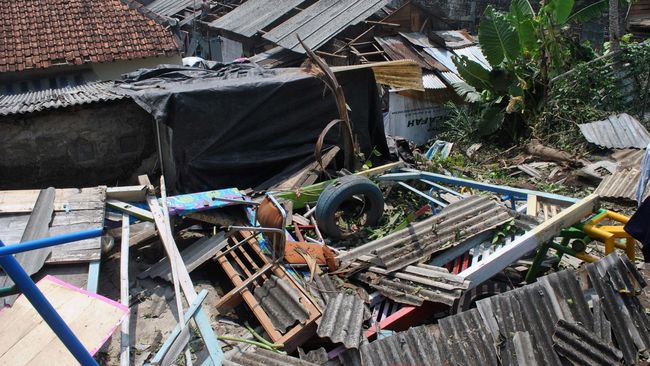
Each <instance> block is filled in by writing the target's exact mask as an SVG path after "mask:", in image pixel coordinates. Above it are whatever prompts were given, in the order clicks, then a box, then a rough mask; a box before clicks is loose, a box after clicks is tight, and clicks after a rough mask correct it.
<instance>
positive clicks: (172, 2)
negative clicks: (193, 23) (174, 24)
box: [146, 0, 203, 17]
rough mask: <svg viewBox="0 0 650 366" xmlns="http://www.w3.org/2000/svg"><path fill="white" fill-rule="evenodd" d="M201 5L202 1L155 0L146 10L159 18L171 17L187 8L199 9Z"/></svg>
mask: <svg viewBox="0 0 650 366" xmlns="http://www.w3.org/2000/svg"><path fill="white" fill-rule="evenodd" d="M202 3H203V1H202V0H156V1H154V2H152V3H150V4H148V5H146V8H147V9H149V10H151V11H152V12H154V13H156V14H158V15H160V16H164V17H171V16H172V15H175V14H176V13H178V12H180V11H182V10H183V9H185V8H187V7H189V6H192V7H193V6H194V5H196V7H197V8H200V7H201V4H202Z"/></svg>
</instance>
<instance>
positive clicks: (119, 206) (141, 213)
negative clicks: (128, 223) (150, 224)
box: [106, 199, 154, 221]
mask: <svg viewBox="0 0 650 366" xmlns="http://www.w3.org/2000/svg"><path fill="white" fill-rule="evenodd" d="M106 205H107V206H108V207H111V208H114V209H116V210H119V211H122V212H124V213H127V214H129V215H131V216H133V217H137V218H138V219H140V220H145V221H154V218H153V215H152V214H151V211H147V210H145V209H142V208H140V207H137V206H133V205H131V204H128V203H126V202H122V201H118V200H114V199H107V200H106Z"/></svg>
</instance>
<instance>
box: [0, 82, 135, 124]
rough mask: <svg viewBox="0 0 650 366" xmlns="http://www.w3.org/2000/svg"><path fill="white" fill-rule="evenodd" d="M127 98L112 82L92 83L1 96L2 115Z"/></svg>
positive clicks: (0, 112)
mask: <svg viewBox="0 0 650 366" xmlns="http://www.w3.org/2000/svg"><path fill="white" fill-rule="evenodd" d="M126 97H127V96H126V94H124V93H123V92H121V91H120V90H118V89H117V88H115V87H113V82H112V81H100V82H92V83H87V84H84V85H78V86H73V87H67V88H61V89H48V90H42V91H37V92H29V93H23V94H15V95H0V115H2V116H7V115H11V114H24V113H32V112H39V111H43V110H47V109H56V108H63V107H69V106H73V105H79V104H87V103H94V102H105V101H109V100H118V99H122V98H126Z"/></svg>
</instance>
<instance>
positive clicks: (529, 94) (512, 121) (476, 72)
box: [453, 0, 602, 138]
mask: <svg viewBox="0 0 650 366" xmlns="http://www.w3.org/2000/svg"><path fill="white" fill-rule="evenodd" d="M573 7H574V0H546V1H544V2H543V4H542V7H541V9H540V10H539V12H537V13H535V11H534V10H533V8H532V6H531V4H530V2H529V0H512V2H511V4H510V9H509V11H508V12H507V13H501V12H498V11H496V10H495V9H494V8H493V7H491V6H488V7H487V8H486V9H485V12H484V14H483V17H482V18H481V23H480V24H479V32H478V33H479V44H480V46H481V50H482V51H483V54H484V55H485V57H486V58H487V60H488V62H489V63H490V65H491V68H486V67H484V66H483V65H482V64H480V63H477V62H474V61H472V60H470V59H469V58H467V57H465V56H463V57H454V64H455V65H456V67H457V69H458V72H459V74H460V76H461V77H462V78H463V79H464V80H465V83H458V84H455V85H454V86H453V87H454V90H456V92H457V93H458V95H460V96H461V97H463V98H464V99H465V100H466V101H467V102H469V103H473V104H475V105H477V106H478V108H477V109H478V110H479V111H480V113H478V114H477V117H478V118H477V119H476V122H475V123H473V124H472V125H473V126H474V128H475V131H474V132H473V133H471V134H474V135H476V136H489V135H493V134H495V133H498V132H505V134H504V133H501V135H502V136H503V135H505V136H510V137H512V138H518V137H521V136H523V135H525V134H526V133H527V132H528V131H529V128H530V123H531V122H530V121H537V120H538V119H539V116H540V115H543V114H544V113H546V106H547V104H548V102H549V100H548V95H549V93H548V85H549V84H550V79H551V78H552V77H554V76H556V75H559V74H561V73H564V72H565V71H567V70H568V69H569V68H570V67H571V66H572V64H573V60H574V59H576V58H577V59H580V60H581V59H589V58H591V57H593V53H591V54H590V53H589V50H588V49H585V48H583V47H581V46H579V45H576V44H575V42H571V41H569V40H568V39H567V38H565V36H564V33H565V32H563V30H562V29H561V27H562V26H563V25H565V24H566V23H567V22H569V21H574V22H577V21H581V20H583V19H589V18H591V17H594V16H595V15H596V14H597V12H598V11H602V5H598V6H587V7H584V8H582V9H580V10H579V11H577V12H576V13H573V14H572V11H573ZM456 117H459V118H460V117H462V116H461V115H460V114H459V115H457V116H456ZM461 119H462V118H461ZM463 126H466V125H463ZM456 132H458V129H456Z"/></svg>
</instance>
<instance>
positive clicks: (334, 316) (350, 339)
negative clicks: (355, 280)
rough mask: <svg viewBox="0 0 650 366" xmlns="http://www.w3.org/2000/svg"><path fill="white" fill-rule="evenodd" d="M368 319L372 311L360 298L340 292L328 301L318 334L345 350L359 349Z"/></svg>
mask: <svg viewBox="0 0 650 366" xmlns="http://www.w3.org/2000/svg"><path fill="white" fill-rule="evenodd" d="M368 318H370V311H369V310H368V308H367V307H366V305H365V304H364V302H363V300H362V299H361V298H360V297H359V296H357V295H351V294H344V293H342V292H339V293H338V294H337V295H336V296H334V297H332V298H331V299H330V301H328V303H327V307H326V308H325V312H324V313H323V316H322V318H321V320H320V324H319V325H318V329H317V330H316V333H317V334H318V336H319V337H324V338H329V339H330V340H331V341H332V342H333V343H343V345H344V346H345V348H359V344H360V343H361V341H362V339H363V338H364V337H363V322H364V321H365V320H367V319H368Z"/></svg>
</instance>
